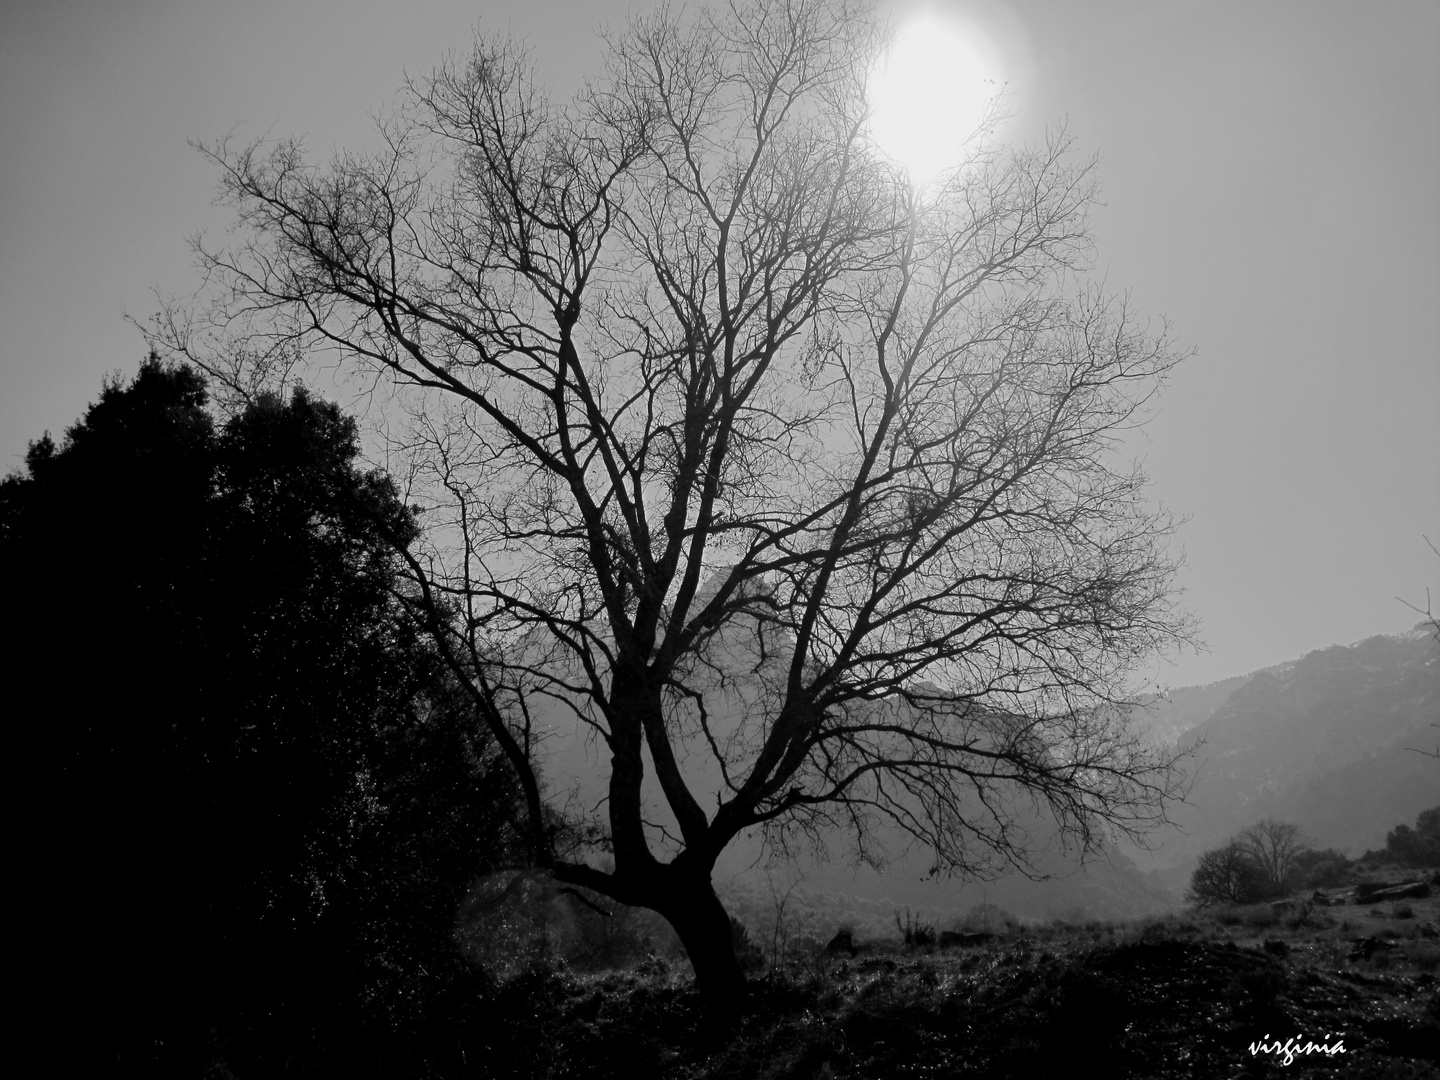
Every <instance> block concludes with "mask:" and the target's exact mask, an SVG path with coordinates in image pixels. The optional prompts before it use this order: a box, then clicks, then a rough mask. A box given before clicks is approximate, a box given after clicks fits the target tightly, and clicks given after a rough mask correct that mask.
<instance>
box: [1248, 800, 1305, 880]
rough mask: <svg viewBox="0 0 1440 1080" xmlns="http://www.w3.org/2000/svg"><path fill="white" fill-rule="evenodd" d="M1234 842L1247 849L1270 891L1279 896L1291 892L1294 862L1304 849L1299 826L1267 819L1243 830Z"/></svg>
mask: <svg viewBox="0 0 1440 1080" xmlns="http://www.w3.org/2000/svg"><path fill="white" fill-rule="evenodd" d="M1234 842H1235V843H1238V844H1239V845H1240V846H1241V847H1242V848H1244V850H1245V852H1246V853H1247V854H1248V855H1249V856H1250V858H1251V859H1252V860H1253V861H1254V863H1255V865H1256V866H1258V867H1259V868H1260V871H1261V873H1262V874H1263V875H1264V880H1265V889H1266V891H1267V892H1269V893H1270V894H1272V895H1275V896H1280V895H1283V894H1284V893H1285V892H1287V891H1289V887H1290V882H1291V879H1292V877H1293V875H1294V871H1295V860H1296V859H1297V858H1299V856H1300V853H1301V852H1302V851H1304V850H1305V843H1304V841H1303V839H1302V838H1301V836H1300V829H1299V827H1298V826H1296V825H1291V824H1289V823H1287V822H1284V821H1276V820H1275V819H1274V818H1266V819H1265V820H1264V821H1257V822H1256V823H1255V824H1254V825H1251V826H1250V827H1249V828H1247V829H1242V830H1241V831H1240V832H1239V833H1237V834H1236V836H1235V840H1234Z"/></svg>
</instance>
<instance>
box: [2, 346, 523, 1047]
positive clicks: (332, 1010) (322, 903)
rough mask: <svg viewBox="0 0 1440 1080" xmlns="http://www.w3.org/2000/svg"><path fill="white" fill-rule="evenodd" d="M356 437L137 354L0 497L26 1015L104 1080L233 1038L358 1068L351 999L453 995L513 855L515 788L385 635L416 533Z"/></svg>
mask: <svg viewBox="0 0 1440 1080" xmlns="http://www.w3.org/2000/svg"><path fill="white" fill-rule="evenodd" d="M355 437H356V431H355V425H354V423H353V422H352V421H350V420H348V419H347V418H345V417H343V416H342V415H341V414H340V413H339V411H338V410H337V409H336V408H335V407H334V406H333V405H329V404H326V403H324V402H320V401H317V400H315V399H313V398H312V397H310V396H309V395H308V394H306V393H305V392H303V391H297V392H296V393H295V394H293V395H292V396H291V398H290V399H289V400H288V401H287V400H281V399H279V398H277V397H262V398H260V399H259V400H257V401H256V402H254V403H253V404H252V405H251V406H250V407H249V408H246V409H244V410H243V411H242V412H240V413H239V414H238V415H236V416H235V417H234V418H232V419H231V420H230V421H229V422H228V423H226V424H225V425H224V426H223V427H221V428H219V429H218V430H217V429H216V427H215V425H214V423H213V422H212V420H211V418H210V416H209V414H208V412H207V411H206V389H205V385H204V383H203V381H202V380H201V378H200V377H199V376H198V375H197V374H196V373H195V372H194V371H191V370H189V369H187V368H184V367H175V366H167V365H164V364H162V363H160V362H158V361H157V360H156V359H155V358H153V357H152V358H151V359H150V360H147V361H146V362H145V363H144V364H142V365H141V367H140V371H139V373H138V375H137V376H136V377H135V379H134V380H133V381H132V382H131V383H129V384H128V385H126V384H124V383H122V382H121V381H119V380H118V378H117V379H116V380H115V381H112V382H110V383H108V384H107V385H106V386H105V388H104V391H103V392H102V394H101V397H100V400H99V401H98V402H97V403H96V404H95V405H93V406H92V407H91V408H90V409H89V410H88V411H87V413H86V415H85V416H84V417H83V418H82V419H81V420H80V421H79V422H78V423H77V424H76V425H74V426H73V427H72V428H70V430H69V431H68V432H67V434H66V437H65V439H64V440H63V443H61V444H60V445H58V446H57V445H56V443H55V442H54V440H52V439H50V438H49V436H48V435H47V436H46V437H44V438H42V439H41V440H39V441H38V442H36V443H34V444H32V447H31V450H30V452H29V454H28V456H27V468H26V470H25V472H24V473H20V474H17V475H14V476H11V477H9V478H8V479H6V480H5V481H4V482H3V484H0V554H3V556H4V558H5V561H6V565H8V566H14V567H24V568H25V573H23V574H17V575H16V579H15V586H14V588H13V590H12V594H11V597H10V604H11V607H10V611H11V612H12V613H13V621H12V624H11V626H10V628H9V629H10V630H12V631H18V633H15V634H14V637H13V639H12V640H11V641H10V642H9V647H8V648H7V650H6V655H7V659H8V660H10V661H12V662H14V665H15V666H14V671H15V678H16V680H17V682H18V683H19V684H21V685H25V686H27V687H29V688H31V689H32V691H38V693H32V700H35V701H41V702H44V703H45V708H44V713H43V714H42V715H39V716H35V715H32V718H31V722H30V723H29V724H27V725H26V730H25V732H24V734H23V736H22V740H21V746H22V748H23V749H24V751H25V753H24V757H23V760H25V761H26V762H27V765H28V767H29V768H30V770H31V772H32V776H33V778H34V779H35V781H36V790H37V791H39V792H43V793H44V794H43V802H40V803H37V806H43V808H44V811H43V821H42V823H41V824H40V826H39V827H37V828H35V829H32V830H29V831H28V833H27V835H26V838H25V842H24V844H23V846H22V865H23V866H24V867H25V868H26V870H27V875H26V877H27V880H28V881H29V882H30V883H31V884H30V891H29V893H28V894H27V898H28V903H27V904H26V910H27V912H28V913H29V916H30V918H31V919H32V921H33V923H34V925H33V926H32V927H31V928H30V930H31V933H32V935H33V940H38V941H39V942H40V943H41V944H40V952H39V955H38V957H36V966H37V969H38V970H37V972H36V982H37V984H38V994H39V997H38V1000H37V1001H36V1007H37V1008H38V1009H40V1010H42V1011H43V1012H44V1013H45V1014H46V1016H47V1018H55V1019H57V1020H59V1021H60V1022H62V1023H74V1024H75V1026H76V1027H75V1030H68V1029H67V1030H66V1032H65V1037H66V1038H67V1040H68V1041H69V1044H70V1045H72V1046H74V1045H76V1044H77V1043H78V1044H79V1046H80V1047H81V1048H82V1049H81V1051H80V1052H81V1053H82V1055H85V1054H88V1055H90V1057H91V1058H92V1059H93V1060H92V1062H91V1063H92V1064H94V1063H95V1062H97V1061H98V1062H104V1063H108V1064H106V1065H105V1067H110V1066H111V1065H113V1064H114V1062H115V1061H116V1060H117V1058H118V1060H119V1061H120V1062H121V1064H122V1066H125V1067H134V1068H136V1069H142V1070H143V1069H149V1070H152V1071H155V1072H156V1073H157V1074H167V1075H168V1074H169V1072H172V1071H173V1072H174V1073H176V1074H185V1075H194V1073H195V1071H196V1069H197V1068H199V1067H200V1065H197V1061H200V1062H201V1063H202V1064H203V1061H204V1060H206V1059H205V1055H206V1054H207V1053H208V1052H209V1051H208V1050H207V1048H206V1047H205V1045H204V1043H205V1040H206V1039H207V1038H209V1036H207V1035H206V1031H207V1029H209V1028H213V1027H215V1025H216V1024H217V1023H218V1024H220V1025H221V1027H224V1026H225V1023H226V1022H227V1021H225V1018H226V1017H235V1016H239V1017H245V1016H249V1017H256V1016H260V1017H266V1016H268V1017H271V1019H270V1020H266V1021H264V1023H266V1024H271V1025H272V1026H273V1025H274V1024H276V1023H280V1022H281V1021H280V1020H279V1019H276V1018H283V1022H284V1023H286V1024H293V1025H294V1027H295V1029H296V1031H294V1032H291V1033H290V1034H288V1035H287V1034H283V1033H279V1034H277V1033H276V1032H274V1031H271V1032H268V1033H265V1034H263V1035H258V1034H256V1033H253V1032H252V1033H249V1035H246V1033H245V1032H244V1031H242V1032H241V1033H240V1034H239V1035H236V1036H235V1037H236V1039H237V1040H239V1041H241V1042H243V1041H244V1038H242V1036H245V1037H251V1036H254V1037H259V1038H261V1041H262V1042H268V1043H269V1044H271V1049H272V1050H273V1051H274V1052H277V1053H281V1054H293V1053H294V1052H296V1051H299V1050H302V1049H303V1050H307V1051H308V1052H314V1051H315V1050H316V1049H317V1048H316V1047H315V1046H308V1047H306V1046H304V1045H302V1044H303V1043H304V1040H305V1039H310V1040H311V1041H312V1042H313V1038H319V1037H320V1036H313V1037H312V1034H306V1035H304V1036H303V1037H302V1035H301V1034H298V1032H310V1033H314V1032H317V1031H321V1032H328V1034H327V1035H325V1036H324V1038H325V1039H327V1040H328V1046H327V1053H326V1057H327V1059H328V1060H330V1061H331V1062H332V1064H333V1063H334V1062H335V1061H337V1060H341V1059H342V1058H344V1056H345V1054H346V1053H353V1054H357V1055H361V1056H363V1053H364V1051H363V1049H362V1048H363V1047H365V1046H368V1045H373V1040H371V1039H370V1038H368V1036H367V1032H366V1030H365V1029H364V1028H363V1027H360V1018H359V1015H358V1013H357V999H358V998H360V997H363V996H366V995H367V994H368V995H369V996H372V997H373V996H376V994H377V990H376V986H377V985H378V984H377V980H380V981H382V982H385V983H387V984H394V983H396V982H397V981H398V982H402V983H403V982H404V981H405V980H406V979H407V978H408V979H412V980H419V979H420V978H421V975H420V972H421V971H423V970H425V969H426V967H427V966H428V968H429V969H430V970H436V971H439V970H443V967H444V964H445V963H446V962H447V957H448V956H449V955H451V954H453V953H454V948H453V943H452V942H451V941H450V932H451V926H452V923H453V917H454V912H455V909H456V907H457V906H458V903H459V900H460V899H461V897H462V896H463V891H464V889H465V888H466V887H467V885H468V884H469V882H470V881H471V879H472V878H473V876H474V875H475V873H477V872H478V871H479V870H480V869H481V868H482V866H483V865H484V864H485V861H486V860H487V859H488V860H491V861H501V862H503V861H507V860H508V859H511V858H513V856H511V855H509V854H507V853H506V851H505V843H506V841H505V837H506V835H507V826H506V824H505V823H506V819H507V815H509V814H510V813H511V812H512V804H513V794H514V787H513V783H512V781H511V780H510V779H509V778H508V777H509V774H508V771H507V770H506V769H505V768H504V767H503V762H501V761H499V760H497V758H496V756H495V753H494V749H493V743H492V741H491V740H490V739H489V737H488V735H487V734H486V733H485V731H484V729H483V728H476V727H475V726H474V724H473V717H472V716H471V714H469V712H468V711H467V710H464V709H462V708H460V707H458V704H459V696H458V694H457V687H456V685H455V682H454V679H453V676H451V675H450V674H449V673H448V671H447V670H446V669H445V668H444V666H443V665H442V664H441V663H440V661H439V659H438V657H437V655H436V654H435V652H434V650H433V648H431V647H428V646H427V645H426V644H425V643H424V642H423V641H422V640H420V639H419V638H417V637H416V635H415V633H414V631H413V630H412V629H411V628H410V627H409V624H408V622H407V621H405V620H403V619H400V618H397V615H398V613H399V612H398V609H397V607H396V600H395V598H394V595H393V594H394V590H395V589H396V588H397V587H398V586H399V585H400V581H399V578H398V576H397V565H398V563H397V560H398V556H397V553H396V547H395V545H396V544H399V545H401V546H402V547H403V545H404V544H405V543H407V542H409V540H411V539H413V537H414V535H415V528H414V524H413V521H412V518H411V515H410V512H409V511H408V510H407V509H406V507H405V506H404V505H403V504H402V503H400V501H399V500H398V499H397V497H396V494H395V491H394V489H393V486H392V485H390V483H389V481H388V480H386V479H384V478H383V477H381V476H380V475H379V474H377V473H367V472H363V471H361V470H359V469H358V468H357V467H356V455H357V448H356V444H355ZM12 685H14V684H13V683H12ZM39 928H43V932H42V931H41V930H40V929H39ZM391 989H392V990H393V987H391ZM379 996H380V997H381V998H382V999H383V1000H384V1001H385V1004H386V1007H387V1008H392V1010H393V1007H394V1002H395V1001H396V1000H397V999H398V998H399V997H400V996H402V995H398V994H395V993H391V992H388V991H387V993H386V994H380V995H379ZM374 1019H375V1017H374V1016H373V1015H372V1017H371V1021H372V1022H371V1023H370V1025H369V1027H370V1032H369V1034H373V1033H374V1030H375V1027H376V1025H375V1024H374V1023H373V1021H374ZM381 1019H383V1020H386V1021H387V1022H388V1021H393V1022H394V1023H392V1024H391V1026H392V1027H393V1026H395V1024H396V1023H403V1021H404V1019H405V1018H404V1017H399V1016H392V1017H381ZM237 1022H239V1023H241V1025H242V1028H243V1027H244V1025H245V1024H250V1023H252V1022H251V1021H244V1020H242V1021H237ZM254 1023H259V1021H255V1022H254ZM347 1025H348V1030H347V1031H346V1033H345V1034H344V1035H343V1036H342V1035H341V1034H340V1030H341V1029H342V1028H346V1027H347ZM252 1026H253V1025H252ZM381 1026H383V1025H381ZM337 1054H338V1055H340V1056H339V1057H337V1056H336V1055H337Z"/></svg>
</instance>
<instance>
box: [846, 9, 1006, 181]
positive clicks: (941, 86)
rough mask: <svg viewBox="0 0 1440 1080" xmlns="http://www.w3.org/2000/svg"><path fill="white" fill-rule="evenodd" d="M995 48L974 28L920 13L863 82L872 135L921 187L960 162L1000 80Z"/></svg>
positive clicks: (898, 33)
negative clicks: (864, 82) (868, 99)
mask: <svg viewBox="0 0 1440 1080" xmlns="http://www.w3.org/2000/svg"><path fill="white" fill-rule="evenodd" d="M1000 59H1001V58H1000V54H999V50H998V49H997V48H996V47H995V44H994V42H993V41H991V39H990V38H989V36H988V35H986V34H985V32H984V31H983V30H981V29H979V28H978V27H976V26H973V25H971V24H969V23H965V22H961V21H959V20H956V19H944V18H940V17H939V16H936V15H922V16H919V17H917V18H915V19H912V20H911V21H910V22H908V23H906V24H905V25H904V26H902V27H901V28H900V30H899V31H898V32H897V33H896V35H895V37H894V39H893V40H892V42H891V44H890V48H889V49H888V50H886V52H885V53H884V55H882V56H881V57H880V59H879V61H878V62H877V63H876V65H875V67H874V69H873V70H872V71H871V73H870V78H869V80H868V81H867V84H866V85H867V89H868V91H869V95H870V107H871V114H870V134H871V137H872V138H874V140H875V142H876V143H877V144H878V145H879V147H880V149H881V150H882V151H883V152H884V153H885V155H886V156H887V157H889V158H890V159H891V160H892V161H894V162H895V163H896V164H898V165H900V166H902V167H903V168H904V169H905V170H906V171H907V172H908V173H909V174H910V179H911V181H912V182H914V183H916V184H923V183H925V182H926V181H928V180H931V179H933V178H934V176H935V175H936V174H937V173H939V172H941V171H942V170H944V169H946V168H948V167H949V166H951V165H954V164H956V163H958V162H959V160H960V158H961V155H962V154H963V153H964V146H965V143H966V141H967V140H969V139H970V138H971V137H972V136H973V135H974V134H975V133H976V130H977V128H978V127H979V125H980V122H981V120H982V119H983V118H984V116H985V111H986V109H987V107H988V106H989V105H990V103H991V102H992V101H993V100H994V98H995V95H996V94H997V93H998V92H999V90H1000V87H1001V86H1002V85H1003V83H1004V78H1003V76H1004V72H1003V69H1002V65H1001V62H1000Z"/></svg>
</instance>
